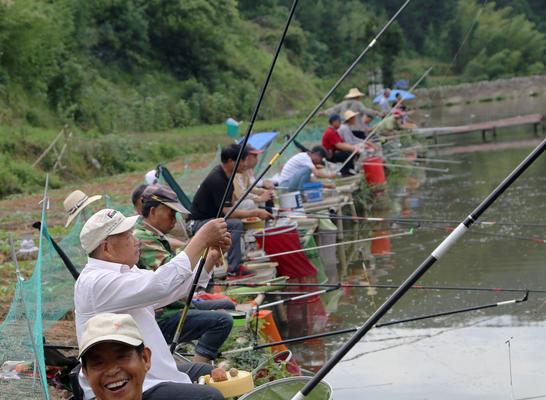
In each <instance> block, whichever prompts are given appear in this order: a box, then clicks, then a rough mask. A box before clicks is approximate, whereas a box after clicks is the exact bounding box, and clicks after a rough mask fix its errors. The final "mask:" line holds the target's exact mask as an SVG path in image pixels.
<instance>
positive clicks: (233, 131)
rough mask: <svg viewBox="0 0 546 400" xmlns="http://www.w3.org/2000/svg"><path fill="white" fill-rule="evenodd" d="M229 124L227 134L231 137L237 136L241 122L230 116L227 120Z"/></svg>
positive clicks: (227, 124)
mask: <svg viewBox="0 0 546 400" xmlns="http://www.w3.org/2000/svg"><path fill="white" fill-rule="evenodd" d="M225 124H226V126H227V134H228V136H230V137H235V136H237V135H238V134H239V123H238V122H237V121H235V120H234V119H233V118H228V119H227V120H226V122H225Z"/></svg>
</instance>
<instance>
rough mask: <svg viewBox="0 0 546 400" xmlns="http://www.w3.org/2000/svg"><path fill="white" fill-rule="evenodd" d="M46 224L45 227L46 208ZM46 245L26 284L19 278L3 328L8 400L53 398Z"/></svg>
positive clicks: (0, 347) (0, 357)
mask: <svg viewBox="0 0 546 400" xmlns="http://www.w3.org/2000/svg"><path fill="white" fill-rule="evenodd" d="M42 223H43V224H42V227H43V228H45V206H44V208H43V210H42ZM43 228H42V229H43ZM45 242H47V241H46V240H43V239H42V236H40V244H39V250H38V258H37V260H36V265H35V268H34V272H33V273H32V276H31V277H30V279H28V280H26V281H23V279H22V278H21V279H20V278H19V277H18V278H17V285H16V289H15V295H14V298H13V301H12V303H11V306H10V309H9V311H8V314H7V316H6V318H5V320H4V321H3V322H2V325H0V364H2V368H1V370H0V397H2V398H5V399H49V393H48V388H47V377H46V369H45V360H44V350H43V346H42V342H43V331H44V327H43V324H42V311H43V309H42V305H43V304H42V301H43V299H42V282H43V276H44V274H43V266H44V260H45V258H44V244H45Z"/></svg>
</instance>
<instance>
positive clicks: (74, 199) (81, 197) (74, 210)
mask: <svg viewBox="0 0 546 400" xmlns="http://www.w3.org/2000/svg"><path fill="white" fill-rule="evenodd" d="M100 199H102V196H101V195H100V194H98V195H96V196H91V197H89V196H88V195H86V194H85V193H84V192H82V191H81V190H74V191H73V192H72V193H70V194H69V195H68V197H67V198H66V199H64V202H63V206H64V210H65V211H66V214H67V215H68V220H67V221H66V224H65V225H64V226H65V228H66V227H67V226H68V225H70V224H71V223H72V221H73V220H74V218H76V217H77V216H78V214H79V213H80V212H81V211H82V210H83V209H84V208H85V207H87V206H88V205H89V204H91V203H93V202H94V201H97V200H100Z"/></svg>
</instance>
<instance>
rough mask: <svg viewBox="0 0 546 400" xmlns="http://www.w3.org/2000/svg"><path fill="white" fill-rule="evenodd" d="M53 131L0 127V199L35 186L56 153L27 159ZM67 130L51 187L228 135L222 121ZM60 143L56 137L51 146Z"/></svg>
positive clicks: (282, 124) (281, 125) (282, 127)
mask: <svg viewBox="0 0 546 400" xmlns="http://www.w3.org/2000/svg"><path fill="white" fill-rule="evenodd" d="M300 121H301V120H300V119H299V118H288V119H277V120H267V121H258V122H257V123H256V124H255V128H254V131H257V132H259V131H269V130H277V131H282V132H290V130H292V129H294V128H295V127H296V126H297V124H298V123H299V122H300ZM247 126H248V125H247V123H242V125H241V127H240V132H241V133H243V132H245V131H246V129H247ZM58 132H59V131H58V130H53V129H43V128H34V127H30V126H23V127H17V128H13V127H0V199H1V198H5V197H8V196H11V195H14V194H30V193H38V192H40V191H41V189H42V187H43V182H44V178H45V174H46V173H47V172H50V171H52V169H53V166H54V164H55V161H56V159H57V157H56V155H55V153H54V152H53V151H50V152H49V153H48V154H47V155H46V156H45V157H44V158H43V159H42V161H40V163H39V164H38V165H36V167H32V164H33V163H34V162H35V161H36V160H37V159H38V157H39V156H40V154H42V152H43V151H44V150H45V149H46V148H47V147H48V146H49V144H50V143H51V142H52V141H53V140H54V138H55V137H56V136H57V134H58ZM72 132H73V136H72V137H71V138H70V139H69V142H68V147H67V150H66V152H65V154H64V156H63V158H62V164H63V166H64V168H62V169H59V168H58V169H57V170H56V171H55V172H54V173H52V174H51V175H50V186H51V188H53V189H56V188H60V187H63V186H65V185H67V184H74V183H82V182H86V181H88V180H90V179H96V178H98V177H108V176H111V175H114V174H123V173H131V172H133V171H142V170H146V169H151V168H153V167H154V166H155V165H156V164H157V163H159V162H168V161H170V160H174V159H179V158H180V157H184V156H187V155H193V154H200V153H210V152H213V151H215V150H216V147H217V146H218V145H224V144H227V143H230V142H231V141H233V139H232V138H230V137H229V136H228V135H227V134H226V127H225V125H224V124H216V125H198V126H192V127H188V128H183V129H173V130H168V131H162V132H125V133H111V134H107V135H102V134H98V133H94V132H83V131H80V130H73V131H72ZM61 147H62V142H61V143H59V144H58V145H57V149H58V150H60V149H61Z"/></svg>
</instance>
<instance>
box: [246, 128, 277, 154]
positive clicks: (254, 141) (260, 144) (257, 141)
mask: <svg viewBox="0 0 546 400" xmlns="http://www.w3.org/2000/svg"><path fill="white" fill-rule="evenodd" d="M277 135H278V132H259V133H254V134H252V135H251V136H250V137H249V138H248V144H249V145H251V146H252V147H254V148H255V149H258V150H264V149H265V148H267V146H268V145H269V143H271V142H272V141H273V139H275V137H277ZM242 141H243V138H241V139H239V140H237V144H239V143H241V142H242Z"/></svg>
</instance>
